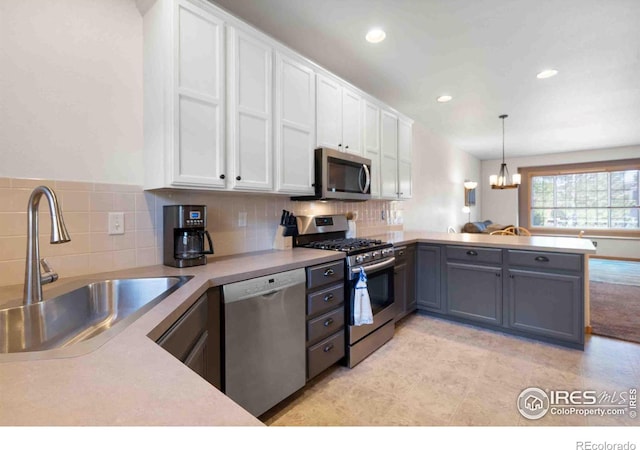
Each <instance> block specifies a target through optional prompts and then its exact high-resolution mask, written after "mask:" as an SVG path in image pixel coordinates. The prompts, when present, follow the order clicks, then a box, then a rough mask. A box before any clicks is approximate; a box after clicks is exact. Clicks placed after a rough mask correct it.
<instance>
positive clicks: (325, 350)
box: [322, 344, 333, 353]
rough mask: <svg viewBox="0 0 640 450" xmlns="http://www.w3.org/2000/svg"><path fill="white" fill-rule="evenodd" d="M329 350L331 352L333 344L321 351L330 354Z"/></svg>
mask: <svg viewBox="0 0 640 450" xmlns="http://www.w3.org/2000/svg"><path fill="white" fill-rule="evenodd" d="M331 350H333V344H329V345H327V346H325V348H323V349H322V351H323V352H325V353H327V352H330V351H331Z"/></svg>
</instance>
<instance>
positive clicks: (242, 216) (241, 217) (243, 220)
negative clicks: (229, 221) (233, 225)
mask: <svg viewBox="0 0 640 450" xmlns="http://www.w3.org/2000/svg"><path fill="white" fill-rule="evenodd" d="M238 226H239V227H246V226H247V213H246V212H239V213H238Z"/></svg>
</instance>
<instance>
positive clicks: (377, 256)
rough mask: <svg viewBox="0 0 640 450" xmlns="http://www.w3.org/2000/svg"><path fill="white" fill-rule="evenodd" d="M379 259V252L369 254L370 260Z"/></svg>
mask: <svg viewBox="0 0 640 450" xmlns="http://www.w3.org/2000/svg"><path fill="white" fill-rule="evenodd" d="M377 258H380V252H379V251H375V252H373V253H371V259H377Z"/></svg>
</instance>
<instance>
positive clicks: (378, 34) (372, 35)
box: [365, 28, 387, 44]
mask: <svg viewBox="0 0 640 450" xmlns="http://www.w3.org/2000/svg"><path fill="white" fill-rule="evenodd" d="M385 37H387V34H386V33H385V32H384V31H382V30H381V29H380V28H372V29H371V30H369V32H368V33H367V35H366V36H365V39H366V40H367V41H369V42H371V43H372V44H377V43H378V42H382V41H384V38H385Z"/></svg>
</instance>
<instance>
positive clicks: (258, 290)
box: [222, 269, 305, 303]
mask: <svg viewBox="0 0 640 450" xmlns="http://www.w3.org/2000/svg"><path fill="white" fill-rule="evenodd" d="M304 282H305V271H304V269H295V270H289V271H287V272H280V273H275V274H273V275H265V276H263V277H258V278H251V279H249V280H244V281H238V282H237V283H230V284H225V285H224V286H223V288H222V290H223V292H224V302H225V303H231V302H234V301H238V300H244V299H246V298H249V297H255V296H260V295H269V294H272V293H274V292H277V291H279V290H282V289H285V288H287V287H289V286H292V285H295V284H298V283H304Z"/></svg>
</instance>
